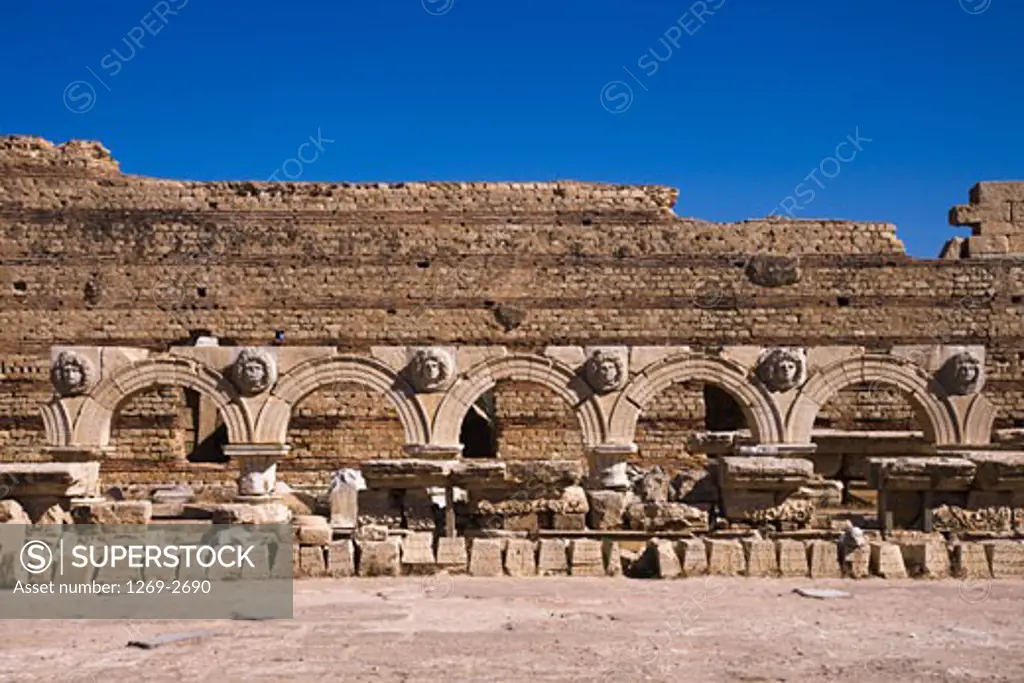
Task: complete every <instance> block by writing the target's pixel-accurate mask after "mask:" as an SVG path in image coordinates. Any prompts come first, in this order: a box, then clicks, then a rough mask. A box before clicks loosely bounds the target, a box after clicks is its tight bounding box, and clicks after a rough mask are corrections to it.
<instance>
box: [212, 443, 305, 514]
mask: <svg viewBox="0 0 1024 683" xmlns="http://www.w3.org/2000/svg"><path fill="white" fill-rule="evenodd" d="M290 450H291V446H289V445H287V444H276V443H275V444H250V443H243V444H228V445H226V446H224V454H225V455H227V456H228V457H229V458H231V460H234V461H236V462H238V473H239V475H238V497H237V500H238V502H240V503H260V502H269V501H270V500H272V499H273V494H274V486H275V484H277V463H278V461H279V460H281V459H282V458H284V457H285V456H287V455H288V451H290Z"/></svg>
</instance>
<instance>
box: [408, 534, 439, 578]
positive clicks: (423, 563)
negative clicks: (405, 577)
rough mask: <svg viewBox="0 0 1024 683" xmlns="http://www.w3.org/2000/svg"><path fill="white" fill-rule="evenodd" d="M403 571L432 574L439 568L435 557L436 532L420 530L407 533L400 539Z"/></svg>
mask: <svg viewBox="0 0 1024 683" xmlns="http://www.w3.org/2000/svg"><path fill="white" fill-rule="evenodd" d="M400 547H401V549H402V572H403V573H405V574H432V573H434V571H435V570H436V569H437V562H436V560H435V558H434V534H433V533H431V532H429V531H418V532H412V533H409V534H406V536H405V537H404V538H402V540H401V541H400Z"/></svg>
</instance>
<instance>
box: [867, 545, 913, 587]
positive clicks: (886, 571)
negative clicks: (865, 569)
mask: <svg viewBox="0 0 1024 683" xmlns="http://www.w3.org/2000/svg"><path fill="white" fill-rule="evenodd" d="M871 573H872V574H874V575H875V576H881V577H882V578H883V579H905V578H907V567H906V565H905V564H904V563H903V552H902V551H901V550H900V546H898V545H897V544H895V543H888V542H886V541H872V543H871Z"/></svg>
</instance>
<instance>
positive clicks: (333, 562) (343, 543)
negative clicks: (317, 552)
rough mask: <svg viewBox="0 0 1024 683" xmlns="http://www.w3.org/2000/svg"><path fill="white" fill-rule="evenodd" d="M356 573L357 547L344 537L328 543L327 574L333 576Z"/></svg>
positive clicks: (339, 576) (338, 576) (340, 576)
mask: <svg viewBox="0 0 1024 683" xmlns="http://www.w3.org/2000/svg"><path fill="white" fill-rule="evenodd" d="M355 573H356V556H355V547H354V546H353V544H352V541H351V540H349V539H347V538H346V539H344V540H340V541H331V542H330V543H329V544H328V545H327V575H328V576H330V577H332V578H336V579H338V578H342V577H346V576H353V575H354V574H355Z"/></svg>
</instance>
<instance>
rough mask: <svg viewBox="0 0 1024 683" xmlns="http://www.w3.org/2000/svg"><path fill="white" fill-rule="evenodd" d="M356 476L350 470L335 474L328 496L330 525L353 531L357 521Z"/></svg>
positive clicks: (357, 493) (357, 497)
mask: <svg viewBox="0 0 1024 683" xmlns="http://www.w3.org/2000/svg"><path fill="white" fill-rule="evenodd" d="M356 476H357V474H356V473H355V472H353V471H351V470H341V471H339V472H337V473H336V475H335V477H334V480H333V482H332V485H331V491H330V494H329V499H330V506H331V525H332V526H337V527H343V528H350V529H354V528H355V526H356V524H357V523H358V519H359V487H358V485H357V483H356V481H355V478H356Z"/></svg>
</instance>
